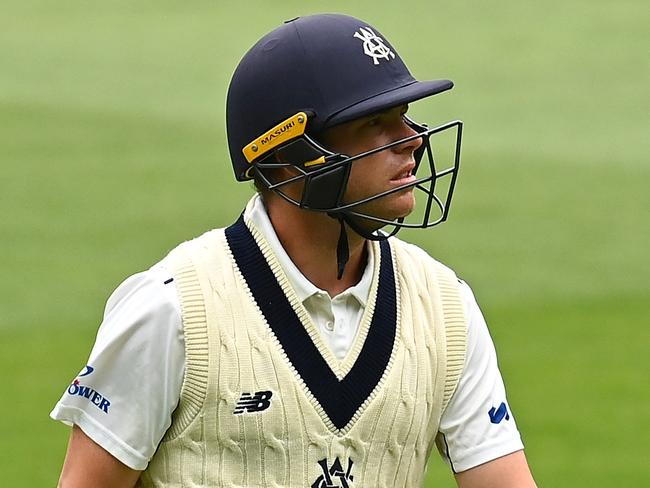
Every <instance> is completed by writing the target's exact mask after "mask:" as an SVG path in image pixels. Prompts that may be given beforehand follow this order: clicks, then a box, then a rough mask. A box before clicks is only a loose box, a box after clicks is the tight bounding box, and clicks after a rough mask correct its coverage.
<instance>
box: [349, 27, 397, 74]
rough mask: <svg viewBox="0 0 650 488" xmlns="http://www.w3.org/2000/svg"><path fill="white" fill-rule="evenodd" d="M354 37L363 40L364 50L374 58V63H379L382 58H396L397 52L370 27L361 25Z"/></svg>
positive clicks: (388, 59)
mask: <svg viewBox="0 0 650 488" xmlns="http://www.w3.org/2000/svg"><path fill="white" fill-rule="evenodd" d="M354 37H356V38H357V39H361V41H362V42H363V52H364V53H365V54H366V55H367V56H370V57H371V58H372V62H373V64H375V65H377V64H379V60H380V59H385V60H386V61H390V60H391V59H395V53H394V52H393V51H391V49H390V48H389V47H388V46H387V45H386V44H385V43H384V40H383V39H382V38H381V37H379V36H378V35H377V34H375V33H374V32H373V30H372V29H371V28H370V27H359V32H355V33H354Z"/></svg>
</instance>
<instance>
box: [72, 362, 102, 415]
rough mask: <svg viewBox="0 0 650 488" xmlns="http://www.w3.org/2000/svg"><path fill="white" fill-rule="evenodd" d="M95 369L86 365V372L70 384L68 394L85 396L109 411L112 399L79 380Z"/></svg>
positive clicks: (98, 406) (99, 407)
mask: <svg viewBox="0 0 650 488" xmlns="http://www.w3.org/2000/svg"><path fill="white" fill-rule="evenodd" d="M93 371H95V368H93V367H92V366H86V369H85V370H84V372H83V373H81V374H80V375H79V376H77V378H75V380H74V381H73V382H72V384H71V385H70V386H68V395H72V396H80V397H84V398H86V399H88V401H90V402H91V403H92V404H93V405H95V406H96V407H97V408H98V409H100V410H101V411H102V412H104V413H108V409H109V407H110V406H111V402H110V400H109V399H108V398H106V397H105V396H103V395H102V394H101V393H99V392H98V391H96V390H95V389H93V388H91V387H90V386H86V385H82V384H81V381H80V380H79V378H82V377H84V376H88V375H89V374H90V373H92V372H93Z"/></svg>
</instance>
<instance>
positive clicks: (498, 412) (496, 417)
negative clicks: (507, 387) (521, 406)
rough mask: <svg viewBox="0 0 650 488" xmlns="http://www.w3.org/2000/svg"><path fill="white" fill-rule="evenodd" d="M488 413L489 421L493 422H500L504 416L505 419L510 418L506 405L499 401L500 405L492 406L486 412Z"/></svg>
mask: <svg viewBox="0 0 650 488" xmlns="http://www.w3.org/2000/svg"><path fill="white" fill-rule="evenodd" d="M488 415H489V416H490V422H492V423H493V424H500V423H501V421H502V420H503V419H504V418H505V419H506V420H510V414H509V413H508V407H506V404H505V403H503V402H501V405H499V408H494V407H492V408H491V409H490V411H489V412H488Z"/></svg>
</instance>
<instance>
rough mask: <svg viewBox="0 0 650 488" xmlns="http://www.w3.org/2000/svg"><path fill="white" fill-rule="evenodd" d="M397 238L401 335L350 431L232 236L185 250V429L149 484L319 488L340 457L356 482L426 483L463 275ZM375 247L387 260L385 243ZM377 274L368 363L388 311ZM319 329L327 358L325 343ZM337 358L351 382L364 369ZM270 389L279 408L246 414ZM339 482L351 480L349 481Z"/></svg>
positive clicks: (458, 366)
mask: <svg viewBox="0 0 650 488" xmlns="http://www.w3.org/2000/svg"><path fill="white" fill-rule="evenodd" d="M251 230H252V233H253V235H254V236H255V239H256V240H257V244H258V245H259V247H260V249H262V251H263V254H264V257H265V259H266V261H267V263H268V265H269V267H270V269H271V270H272V271H273V274H274V275H275V277H276V279H277V280H278V282H279V283H280V286H281V287H282V291H283V293H284V294H285V295H286V296H287V299H288V301H289V303H290V304H291V307H292V308H293V310H294V311H295V313H296V315H297V316H298V317H299V318H300V323H302V325H303V326H304V327H305V328H306V329H307V330H308V332H309V331H310V327H312V328H313V324H311V323H310V318H309V317H308V315H306V313H305V312H304V309H303V308H302V305H300V304H299V303H298V301H297V299H296V297H295V294H294V293H293V290H292V289H291V287H290V286H287V284H286V278H284V277H283V274H284V273H283V271H282V270H281V269H280V268H279V265H278V264H277V260H276V259H275V257H274V256H273V255H272V253H271V252H270V250H269V248H268V246H265V245H264V243H263V242H262V238H261V236H260V235H259V233H256V232H255V230H254V229H251ZM390 244H391V252H392V259H393V265H394V271H395V274H394V279H395V289H396V298H397V303H398V307H397V317H398V321H397V322H398V323H397V324H396V326H397V328H396V336H395V341H394V344H393V348H392V353H391V356H390V360H389V362H388V366H387V367H386V369H385V371H384V372H383V374H382V375H381V378H380V380H379V382H378V384H377V386H376V387H375V388H374V390H373V391H372V392H371V394H370V395H369V396H368V398H367V399H366V401H365V402H364V403H363V404H362V405H361V406H360V407H359V409H358V410H357V412H356V414H355V415H354V416H353V417H352V419H351V420H350V422H349V423H348V424H347V425H346V426H345V428H344V429H337V428H335V427H334V428H333V425H332V423H331V421H330V422H328V417H327V414H326V413H325V412H324V411H323V409H322V408H319V404H318V401H317V399H316V398H314V396H313V395H311V393H310V390H309V385H307V384H305V382H304V381H303V380H302V379H301V378H300V376H299V375H298V374H297V372H296V370H295V368H294V367H293V365H292V364H291V363H290V361H289V358H288V356H287V354H286V352H285V351H284V350H283V346H282V344H281V343H280V342H279V340H278V338H277V337H276V336H275V335H274V334H273V332H272V329H271V327H270V326H269V324H267V323H266V320H265V317H264V315H263V314H262V312H261V310H260V307H258V305H257V304H256V303H255V300H254V299H253V295H252V293H251V291H250V289H249V286H248V284H247V283H246V281H245V279H244V277H243V276H242V273H241V272H240V270H239V269H238V267H237V266H236V263H235V261H234V258H233V255H232V253H231V251H230V249H229V247H228V243H227V241H226V237H225V234H224V231H223V230H214V231H211V232H208V233H206V234H204V235H203V236H201V237H199V238H197V239H194V240H193V241H189V242H187V243H184V244H182V245H181V246H179V247H178V248H177V249H176V250H174V251H172V253H171V256H170V257H169V259H170V260H171V261H168V262H172V263H173V264H172V267H173V268H174V269H173V274H174V279H175V283H176V286H177V288H178V291H179V297H180V300H181V309H182V318H183V325H184V328H185V340H186V353H187V360H186V373H185V380H184V384H183V388H182V392H181V400H180V403H179V406H178V408H177V410H176V411H175V413H174V416H173V422H172V426H171V427H170V429H169V430H168V432H167V434H166V435H165V437H164V439H163V441H162V442H161V443H160V445H159V447H158V450H157V452H156V454H155V455H154V458H153V459H152V460H151V462H150V464H149V467H148V468H147V470H146V471H145V472H144V473H143V475H142V476H141V478H140V481H139V484H138V486H143V487H144V486H146V487H149V486H156V487H181V486H183V487H206V488H207V487H301V488H309V487H312V486H318V487H319V488H320V487H321V485H318V484H317V485H314V483H315V482H317V480H319V477H322V476H323V470H322V468H321V466H322V465H323V463H324V464H325V465H326V466H328V467H329V468H330V469H332V466H333V465H334V464H335V463H336V462H337V461H338V462H339V463H340V465H341V466H342V468H343V470H344V471H345V470H346V469H348V468H349V475H350V476H349V477H348V478H347V480H346V482H347V483H348V486H350V487H351V488H360V487H367V488H380V487H391V488H392V487H409V488H410V487H417V486H420V485H421V483H422V478H423V475H424V470H425V468H426V463H427V459H428V456H429V453H430V450H431V447H432V445H433V441H434V438H435V436H436V433H437V429H438V425H439V422H440V416H441V415H442V412H443V410H444V408H445V406H446V404H447V402H448V401H449V398H450V397H451V396H452V394H453V392H454V391H455V388H456V386H457V383H458V378H459V376H460V374H461V372H462V367H463V364H464V357H465V337H466V325H465V318H464V317H463V304H462V302H461V299H460V295H459V290H458V283H457V280H456V277H455V275H454V274H453V272H452V271H450V270H449V269H447V268H445V267H444V266H443V265H441V264H439V263H437V262H436V261H435V260H433V259H432V258H430V257H429V256H428V255H427V254H426V253H424V252H423V251H422V250H420V249H419V248H417V247H415V246H412V245H410V244H406V243H404V242H402V241H400V240H398V239H395V238H391V239H390ZM373 252H374V253H375V255H374V257H375V258H376V259H375V263H377V264H376V266H379V264H378V263H379V261H380V259H379V258H380V256H379V246H378V245H374V246H373ZM377 269H378V268H376V270H377ZM376 270H375V271H376ZM377 275H378V273H377V272H375V276H374V277H373V285H372V287H371V297H370V299H369V310H368V311H367V313H368V314H369V316H368V317H365V318H364V319H363V320H365V321H366V322H367V323H366V324H365V325H366V330H364V331H363V335H362V337H360V338H357V339H360V343H358V344H355V346H354V347H355V349H354V353H353V354H354V355H355V360H358V359H359V355H360V354H361V353H360V351H361V349H362V347H363V343H364V340H365V339H367V337H368V330H367V327H368V326H369V324H370V322H371V318H372V314H373V311H374V310H375V306H376V303H375V302H376V299H377V280H378V276H377ZM314 330H315V329H314ZM361 330H362V329H361V328H360V333H361ZM311 337H312V338H313V340H314V343H315V344H316V345H317V348H318V350H319V351H321V352H322V354H323V356H325V357H327V350H326V349H325V348H326V345H325V344H323V343H322V341H320V343H319V338H317V337H315V336H313V335H312V336H311ZM326 363H327V364H328V365H329V366H330V367H331V368H332V371H333V373H334V374H336V377H337V378H339V380H341V379H342V378H345V377H346V376H347V375H348V374H350V371H353V369H351V368H353V363H354V361H350V359H349V358H346V359H344V360H343V361H342V362H341V363H338V362H337V360H336V359H335V358H333V356H332V355H331V354H330V356H329V357H327V361H326ZM263 391H270V392H272V397H271V398H270V401H269V405H268V408H264V409H262V410H259V411H253V412H250V411H245V412H243V413H241V414H237V415H236V414H235V413H234V412H235V408H236V406H237V403H238V401H239V400H240V399H241V398H242V395H243V394H245V393H250V394H255V393H256V392H263ZM341 401H342V399H341ZM319 462H320V463H321V464H319ZM341 476H342V475H341ZM321 479H322V478H321ZM332 482H333V483H334V485H335V486H338V485H340V486H343V485H342V484H341V483H340V482H339V477H336V476H332ZM323 486H324V485H323Z"/></svg>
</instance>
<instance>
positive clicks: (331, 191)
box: [226, 14, 462, 239]
mask: <svg viewBox="0 0 650 488" xmlns="http://www.w3.org/2000/svg"><path fill="white" fill-rule="evenodd" d="M452 86H453V83H452V82H451V81H449V80H444V79H443V80H433V81H418V80H416V79H415V78H414V77H413V76H412V75H411V73H410V72H409V70H408V68H407V67H406V65H405V64H404V62H403V61H402V59H401V58H400V56H399V54H398V53H397V51H396V49H395V47H394V46H393V45H392V44H391V43H390V42H389V41H388V40H387V39H386V38H385V37H384V36H383V35H382V34H381V33H380V32H379V31H378V30H377V29H375V28H374V27H372V26H370V25H368V24H367V23H366V22H363V21H362V20H359V19H356V18H354V17H350V16H346V15H340V14H320V15H312V16H307V17H299V18H296V19H293V20H291V21H287V22H285V23H284V24H283V25H281V26H280V27H278V28H277V29H275V30H273V31H272V32H270V33H269V34H267V35H265V36H264V37H263V38H262V39H260V40H259V41H258V42H257V43H256V44H255V45H254V46H253V47H252V48H251V49H250V50H249V51H248V52H247V53H246V54H245V55H244V57H243V58H242V60H241V61H240V63H239V65H238V66H237V68H236V70H235V72H234V74H233V77H232V80H231V82H230V87H229V90H228V98H227V107H226V125H227V131H228V145H229V149H230V157H231V160H232V165H233V170H234V173H235V177H236V178H237V180H239V181H245V180H250V179H253V178H255V179H256V180H257V181H258V183H261V184H262V185H264V186H265V187H267V188H268V189H270V190H272V191H274V192H275V193H277V194H278V195H280V196H282V197H283V198H285V199H286V200H288V201H290V202H291V203H293V204H295V205H298V206H300V207H301V208H305V209H308V210H313V211H320V212H326V213H328V214H329V215H331V216H332V217H335V218H338V219H339V220H342V221H345V222H346V223H348V224H349V225H350V226H351V227H352V228H353V229H354V230H355V231H357V232H359V233H360V234H361V235H364V236H365V237H367V238H370V239H382V238H385V237H387V236H388V235H393V234H394V233H395V232H397V231H398V230H399V229H400V228H402V227H430V226H432V225H435V224H437V223H439V222H442V221H444V220H445V219H446V218H447V213H448V209H449V203H450V201H451V194H452V192H453V187H454V183H455V180H456V174H457V171H458V165H459V161H460V159H459V158H460V140H461V130H462V123H461V122H460V121H453V122H450V123H448V124H445V125H443V126H439V127H436V128H432V129H429V128H427V127H426V126H425V125H423V124H418V123H416V122H414V121H412V120H410V119H408V118H406V117H405V120H406V122H407V123H408V124H409V125H410V126H411V127H412V128H413V129H415V130H416V132H417V133H418V134H417V135H416V136H413V137H411V138H410V139H414V138H421V139H422V141H423V143H422V145H421V146H420V147H419V148H418V150H417V151H416V153H415V154H414V157H415V159H416V169H415V174H416V176H418V175H417V170H418V168H420V167H421V166H423V165H421V164H420V163H421V161H422V160H423V156H424V155H426V156H427V158H428V161H429V167H428V169H427V171H428V175H427V176H426V177H424V178H420V177H419V176H418V178H417V179H416V180H415V181H413V182H410V183H409V184H408V185H404V186H402V187H398V188H395V189H392V190H390V191H388V192H383V193H381V194H378V195H372V196H370V197H368V198H364V199H363V200H360V201H355V202H350V201H346V200H345V189H346V185H347V179H348V175H349V172H350V165H351V164H354V161H357V160H359V159H361V158H362V157H364V156H368V155H370V154H374V153H376V152H378V151H382V150H385V149H388V148H390V147H393V146H394V145H397V144H402V143H404V142H406V140H407V139H408V138H407V139H401V140H399V141H395V142H393V143H391V144H388V145H386V146H382V147H378V148H376V149H373V150H372V151H369V152H368V153H364V154H363V155H346V154H340V153H337V152H335V151H332V150H330V148H328V147H326V146H324V145H323V144H322V143H320V142H319V138H318V134H319V133H321V132H322V131H323V130H325V129H328V128H330V127H333V126H335V125H338V124H342V123H344V122H348V121H351V120H354V119H357V118H360V117H364V116H368V115H371V114H373V113H376V112H381V111H384V110H386V109H390V108H393V107H397V106H401V105H405V104H408V103H410V102H413V101H415V100H419V99H422V98H425V97H429V96H431V95H435V94H437V93H441V92H443V91H446V90H449V89H451V88H452ZM445 130H452V131H453V130H455V131H456V138H455V151H454V156H453V158H452V159H453V161H452V164H451V165H450V166H449V167H448V168H446V169H444V170H442V171H440V170H436V166H435V159H434V155H433V151H432V149H431V145H430V138H431V136H432V135H433V134H436V133H439V132H442V131H445ZM287 166H292V167H293V168H295V169H296V170H297V172H296V174H297V175H298V176H296V177H292V178H289V179H288V180H285V181H280V182H277V181H274V180H273V179H272V178H270V177H269V174H270V173H269V172H270V171H272V170H273V169H274V168H279V167H287ZM445 176H446V177H448V178H450V182H451V183H450V184H448V185H447V188H448V190H447V192H446V195H445V196H444V197H439V196H437V195H436V193H435V182H436V180H437V179H439V178H441V177H445ZM297 179H302V180H304V185H303V191H302V196H301V198H300V199H295V198H292V197H290V196H289V195H287V194H286V193H285V192H284V191H283V187H284V186H285V185H287V184H289V183H291V182H294V181H296V180H297ZM406 187H414V188H415V189H417V190H421V191H423V192H424V193H425V194H426V195H427V196H426V199H427V200H426V204H425V207H424V209H425V212H424V213H423V215H422V218H421V221H419V222H417V223H406V222H404V219H403V218H399V219H396V220H394V221H388V220H385V219H383V218H381V217H378V216H374V215H367V214H364V213H363V212H362V211H360V210H359V209H358V208H357V207H358V206H361V205H362V204H364V203H367V202H368V201H370V200H374V199H377V198H381V197H383V196H385V195H386V194H388V193H393V192H395V191H401V190H403V189H404V188H406ZM361 220H367V221H374V222H376V223H377V225H376V227H375V228H377V227H382V226H385V225H392V226H394V230H393V231H392V232H390V233H385V232H378V231H372V232H368V231H366V230H364V229H365V228H366V227H365V226H363V225H359V222H360V221H361Z"/></svg>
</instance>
